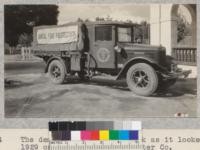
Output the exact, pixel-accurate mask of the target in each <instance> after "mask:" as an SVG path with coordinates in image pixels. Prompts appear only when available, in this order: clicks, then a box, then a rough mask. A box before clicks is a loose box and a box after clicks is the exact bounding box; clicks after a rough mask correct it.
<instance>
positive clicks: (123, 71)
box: [116, 57, 167, 80]
mask: <svg viewBox="0 0 200 150" xmlns="http://www.w3.org/2000/svg"><path fill="white" fill-rule="evenodd" d="M136 63H147V64H149V65H151V66H152V67H153V68H154V69H155V70H159V71H162V72H167V69H166V68H164V67H163V66H161V65H159V64H158V63H157V62H155V61H154V60H152V59H150V58H146V57H136V58H132V59H130V60H129V61H127V62H126V63H125V65H124V67H123V68H122V69H121V70H120V72H119V73H118V75H117V78H116V80H119V79H122V78H125V77H126V73H127V71H128V69H129V68H130V67H131V66H132V65H134V64H136Z"/></svg>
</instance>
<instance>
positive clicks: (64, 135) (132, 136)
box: [49, 121, 141, 141]
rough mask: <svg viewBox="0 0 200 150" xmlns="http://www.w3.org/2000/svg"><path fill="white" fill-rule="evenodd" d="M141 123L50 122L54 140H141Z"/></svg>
mask: <svg viewBox="0 0 200 150" xmlns="http://www.w3.org/2000/svg"><path fill="white" fill-rule="evenodd" d="M140 130H141V122H140V121H124V122H112V121H96V122H84V121H77V122H49V131H51V137H52V140H61V141H97V140H101V141H113V140H139V131H140Z"/></svg>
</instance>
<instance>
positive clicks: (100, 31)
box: [93, 25, 116, 69]
mask: <svg viewBox="0 0 200 150" xmlns="http://www.w3.org/2000/svg"><path fill="white" fill-rule="evenodd" d="M94 33H95V36H94V38H95V39H94V43H93V44H94V45H93V57H94V58H95V61H96V64H97V68H110V69H114V68H115V67H116V63H115V51H114V45H115V28H114V26H111V25H98V26H95V29H94Z"/></svg>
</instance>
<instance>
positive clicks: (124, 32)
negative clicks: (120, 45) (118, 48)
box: [117, 27, 131, 42]
mask: <svg viewBox="0 0 200 150" xmlns="http://www.w3.org/2000/svg"><path fill="white" fill-rule="evenodd" d="M117 33H118V41H119V42H131V28H130V27H118V28H117Z"/></svg>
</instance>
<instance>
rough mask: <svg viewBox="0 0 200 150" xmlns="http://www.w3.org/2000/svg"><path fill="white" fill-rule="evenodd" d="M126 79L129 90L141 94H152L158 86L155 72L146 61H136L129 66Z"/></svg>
mask: <svg viewBox="0 0 200 150" xmlns="http://www.w3.org/2000/svg"><path fill="white" fill-rule="evenodd" d="M126 81H127V84H128V87H129V89H130V90H132V91H133V92H134V93H135V94H137V95H142V96H150V95H152V94H153V93H154V92H155V91H156V89H157V87H158V76H157V73H156V71H155V70H154V68H153V67H151V66H150V65H148V64H146V63H137V64H135V65H133V66H132V67H130V68H129V70H128V72H127V76H126Z"/></svg>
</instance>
